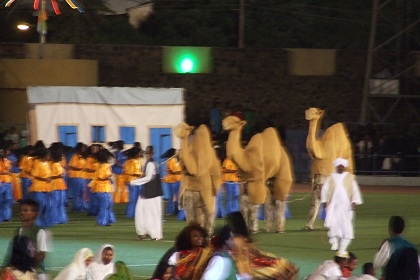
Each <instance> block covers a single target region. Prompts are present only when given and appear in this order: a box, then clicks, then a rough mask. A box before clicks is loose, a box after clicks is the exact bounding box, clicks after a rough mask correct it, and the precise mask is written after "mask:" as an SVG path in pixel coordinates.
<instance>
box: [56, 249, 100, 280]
mask: <svg viewBox="0 0 420 280" xmlns="http://www.w3.org/2000/svg"><path fill="white" fill-rule="evenodd" d="M89 257H93V253H92V250H90V249H89V248H82V249H80V250H79V251H77V252H76V254H75V256H74V258H73V261H72V262H71V263H70V264H69V265H67V266H66V267H65V268H63V270H61V271H60V273H59V274H58V275H57V277H55V278H54V280H85V279H86V265H85V261H86V259H87V258H89Z"/></svg>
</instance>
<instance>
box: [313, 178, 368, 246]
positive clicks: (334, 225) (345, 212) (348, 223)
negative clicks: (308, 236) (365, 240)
mask: <svg viewBox="0 0 420 280" xmlns="http://www.w3.org/2000/svg"><path fill="white" fill-rule="evenodd" d="M347 174H348V172H343V173H341V174H340V173H336V172H334V173H332V174H331V175H330V176H329V177H328V178H327V179H326V180H325V183H324V185H323V186H322V190H321V203H326V202H327V201H328V194H329V190H330V185H331V181H332V180H334V183H335V188H334V192H333V194H332V197H331V201H330V202H329V205H328V207H327V209H326V214H327V215H326V217H325V223H324V225H325V227H327V228H328V236H329V237H330V238H331V237H338V238H341V239H354V231H353V214H354V211H353V210H352V203H355V204H356V205H359V204H362V195H361V193H360V189H359V185H358V184H357V182H356V180H353V182H352V197H351V199H350V197H349V195H348V194H347V190H346V189H345V187H344V185H343V180H344V178H345V176H346V175H347Z"/></svg>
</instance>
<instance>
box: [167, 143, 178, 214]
mask: <svg viewBox="0 0 420 280" xmlns="http://www.w3.org/2000/svg"><path fill="white" fill-rule="evenodd" d="M168 157H169V159H168V161H167V162H166V176H165V177H164V178H163V182H165V183H167V184H168V186H169V200H168V204H167V205H168V206H167V207H166V214H167V215H176V214H177V212H178V198H179V188H180V187H181V171H182V168H181V164H180V163H179V158H178V154H177V153H176V150H175V149H171V152H170V153H169V154H168Z"/></svg>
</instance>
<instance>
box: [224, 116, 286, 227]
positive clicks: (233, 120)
mask: <svg viewBox="0 0 420 280" xmlns="http://www.w3.org/2000/svg"><path fill="white" fill-rule="evenodd" d="M245 124H246V121H243V120H240V119H239V118H238V117H236V116H228V117H226V118H225V119H224V120H223V122H222V125H223V129H224V130H227V131H229V137H228V140H227V143H226V156H227V157H228V158H231V159H232V160H233V161H234V162H235V163H236V165H237V166H238V168H239V170H240V172H241V177H242V179H243V180H245V181H247V184H248V189H247V193H248V197H249V201H250V202H251V203H252V204H262V203H264V201H265V199H266V195H267V187H266V181H267V180H268V179H271V178H274V181H273V184H272V185H273V186H272V188H273V189H272V192H273V196H274V197H275V199H276V200H278V201H280V206H279V208H280V210H279V216H280V217H279V219H280V225H283V226H284V221H285V217H284V214H285V210H286V200H287V195H288V194H289V191H290V188H291V186H292V183H293V168H292V164H291V160H290V156H289V154H288V152H287V151H286V149H285V147H284V146H283V145H282V143H281V140H280V137H279V135H278V133H277V131H276V130H275V129H274V128H273V127H269V128H267V129H265V130H264V131H263V132H262V133H257V134H255V135H254V136H252V138H251V140H250V141H249V143H248V145H247V146H246V147H245V148H243V147H242V145H241V138H242V128H243V127H244V126H245ZM281 227H282V226H280V228H281ZM282 230H283V229H281V230H280V231H282Z"/></svg>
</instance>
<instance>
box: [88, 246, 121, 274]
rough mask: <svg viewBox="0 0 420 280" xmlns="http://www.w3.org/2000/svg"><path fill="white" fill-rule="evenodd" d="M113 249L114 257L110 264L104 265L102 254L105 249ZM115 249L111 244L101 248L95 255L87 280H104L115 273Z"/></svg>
mask: <svg viewBox="0 0 420 280" xmlns="http://www.w3.org/2000/svg"><path fill="white" fill-rule="evenodd" d="M108 247H109V248H111V249H112V251H114V256H113V258H112V261H111V262H110V263H109V264H104V263H103V261H102V252H103V250H104V249H105V248H108ZM114 260H115V248H114V246H112V245H111V244H104V245H102V246H101V248H99V250H98V251H97V252H96V254H95V258H94V259H93V262H92V263H91V264H90V265H89V267H88V269H87V280H103V279H104V278H105V277H106V276H107V275H110V274H112V273H114V272H115V269H114Z"/></svg>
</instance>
